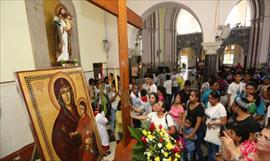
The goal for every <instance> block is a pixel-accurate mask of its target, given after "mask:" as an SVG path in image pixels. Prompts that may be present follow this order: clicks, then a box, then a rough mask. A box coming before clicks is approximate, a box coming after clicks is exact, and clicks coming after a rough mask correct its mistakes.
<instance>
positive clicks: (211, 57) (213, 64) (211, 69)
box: [202, 42, 221, 78]
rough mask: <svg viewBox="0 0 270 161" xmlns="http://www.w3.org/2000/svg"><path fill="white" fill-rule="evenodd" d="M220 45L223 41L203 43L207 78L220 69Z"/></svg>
mask: <svg viewBox="0 0 270 161" xmlns="http://www.w3.org/2000/svg"><path fill="white" fill-rule="evenodd" d="M220 45H221V43H219V42H207V43H202V46H203V49H204V50H205V60H204V64H205V65H204V66H205V67H204V76H205V77H206V78H209V77H210V76H211V75H213V74H215V73H216V72H217V71H218V69H217V68H218V55H217V50H218V49H219V47H220Z"/></svg>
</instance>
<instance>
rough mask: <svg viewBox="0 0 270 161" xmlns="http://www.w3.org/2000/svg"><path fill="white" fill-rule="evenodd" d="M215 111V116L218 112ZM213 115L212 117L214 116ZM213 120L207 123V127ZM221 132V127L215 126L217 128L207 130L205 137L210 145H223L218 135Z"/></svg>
mask: <svg viewBox="0 0 270 161" xmlns="http://www.w3.org/2000/svg"><path fill="white" fill-rule="evenodd" d="M217 111H218V110H217ZM217 111H215V112H214V113H213V115H214V114H215V113H216V112H217ZM213 115H212V116H213ZM212 120H213V118H212V117H210V119H209V121H207V122H206V125H207V124H208V123H209V122H210V121H212ZM219 132H220V127H219V126H215V127H211V128H210V129H209V128H206V134H205V137H204V140H205V141H207V142H209V143H212V144H216V145H221V143H220V140H219V137H218V133H219Z"/></svg>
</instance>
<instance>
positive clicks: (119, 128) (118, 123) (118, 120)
mask: <svg viewBox="0 0 270 161" xmlns="http://www.w3.org/2000/svg"><path fill="white" fill-rule="evenodd" d="M115 117H116V124H115V131H116V132H120V133H123V124H122V122H123V119H122V111H116V114H115Z"/></svg>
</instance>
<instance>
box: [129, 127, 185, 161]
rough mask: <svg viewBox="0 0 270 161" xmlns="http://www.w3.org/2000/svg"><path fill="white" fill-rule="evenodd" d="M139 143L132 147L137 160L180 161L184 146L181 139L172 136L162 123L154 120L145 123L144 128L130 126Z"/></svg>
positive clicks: (132, 134) (133, 157)
mask: <svg viewBox="0 0 270 161" xmlns="http://www.w3.org/2000/svg"><path fill="white" fill-rule="evenodd" d="M129 131H130V134H131V136H132V137H134V138H135V139H136V140H137V144H135V145H134V146H133V149H132V159H133V160H136V161H145V160H147V161H152V160H154V161H179V160H181V155H180V153H181V152H182V150H183V146H182V144H181V142H180V141H176V140H175V139H174V138H172V137H171V136H170V135H169V134H168V133H167V132H166V130H165V129H164V128H163V127H162V126H161V125H160V126H159V127H156V126H155V125H154V123H153V122H146V123H143V127H142V128H132V127H129Z"/></svg>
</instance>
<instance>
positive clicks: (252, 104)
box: [247, 94, 259, 115]
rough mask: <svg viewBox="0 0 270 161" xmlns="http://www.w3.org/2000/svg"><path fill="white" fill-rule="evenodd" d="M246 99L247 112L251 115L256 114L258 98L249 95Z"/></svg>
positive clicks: (254, 95)
mask: <svg viewBox="0 0 270 161" xmlns="http://www.w3.org/2000/svg"><path fill="white" fill-rule="evenodd" d="M247 99H248V102H249V104H248V105H249V109H248V112H249V113H250V114H252V115H253V114H255V113H256V110H257V102H258V100H259V96H258V95H257V94H249V95H247Z"/></svg>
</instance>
